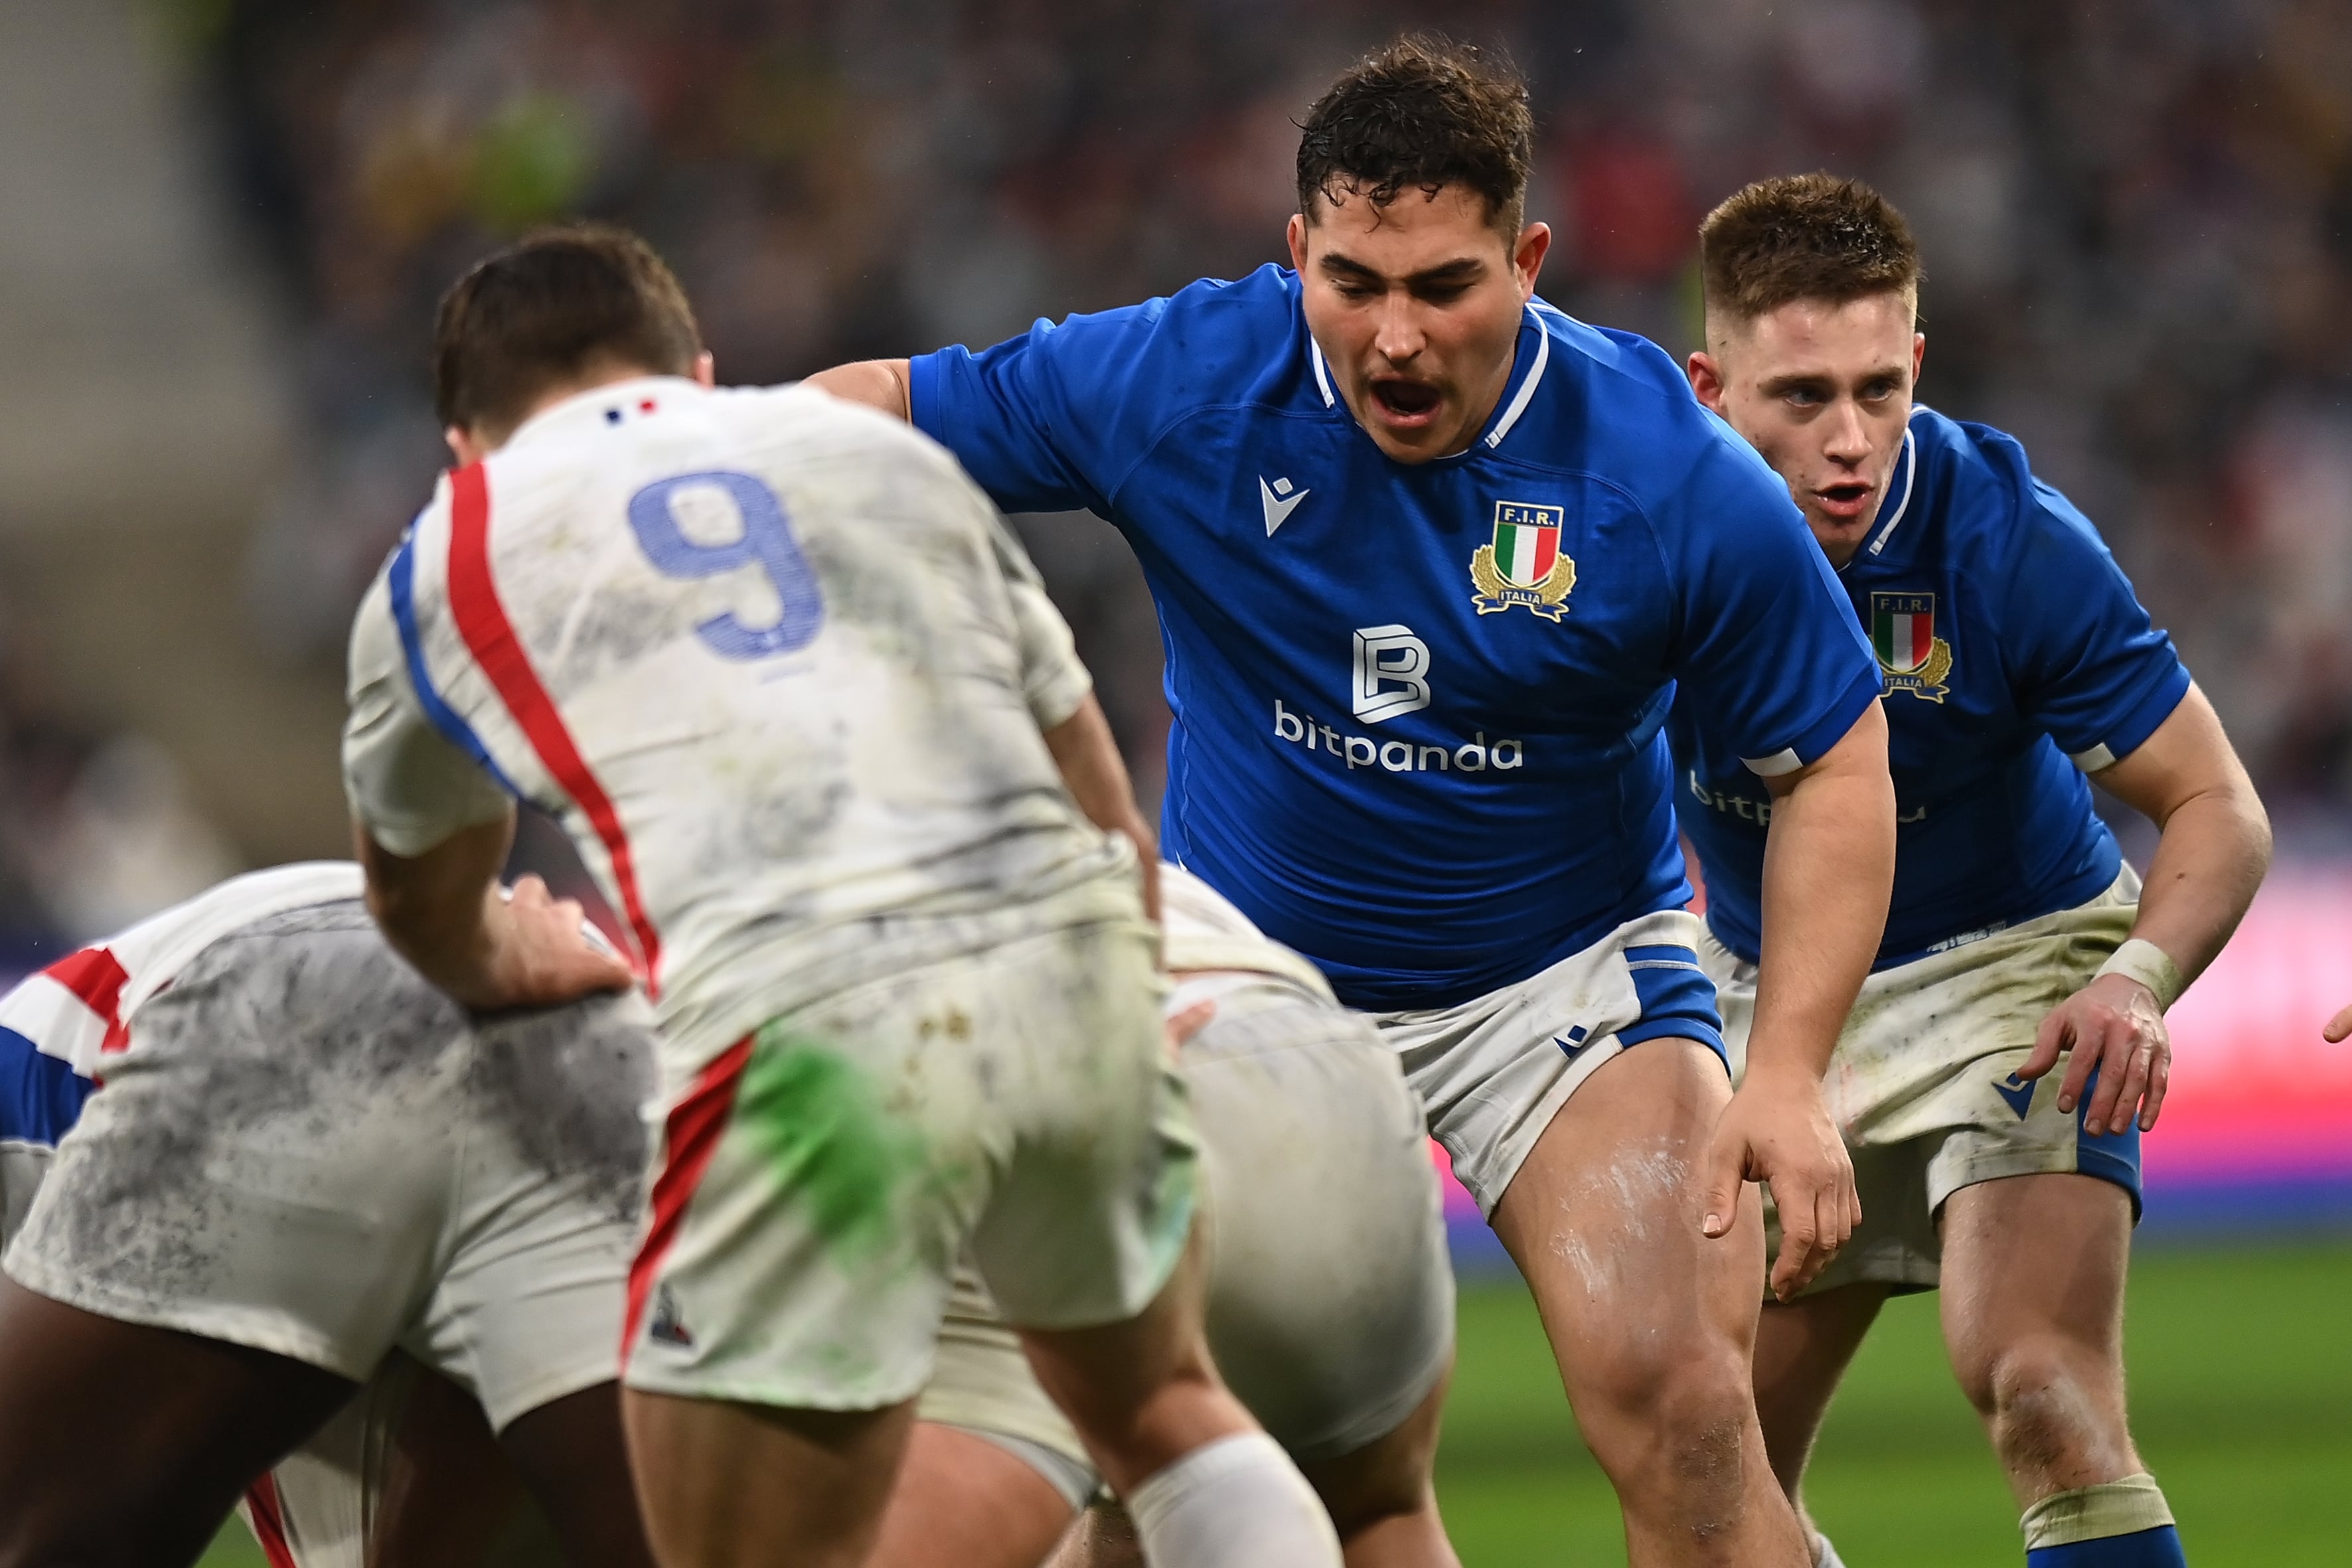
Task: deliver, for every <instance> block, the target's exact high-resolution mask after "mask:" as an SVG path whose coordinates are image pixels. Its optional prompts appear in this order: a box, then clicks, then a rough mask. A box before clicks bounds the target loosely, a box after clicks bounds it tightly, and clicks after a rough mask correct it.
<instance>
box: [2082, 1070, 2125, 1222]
mask: <svg viewBox="0 0 2352 1568" xmlns="http://www.w3.org/2000/svg"><path fill="white" fill-rule="evenodd" d="M2098 1087H2099V1070H2098V1068H2092V1069H2091V1076H2090V1079H2089V1080H2088V1081H2087V1082H2085V1083H2084V1085H2083V1098H2082V1099H2081V1100H2077V1101H2076V1102H2075V1105H2074V1169H2075V1170H2077V1171H2078V1172H2080V1173H2083V1174H2084V1175H2085V1176H2096V1177H2098V1178H2099V1180H2101V1181H2103V1182H2113V1183H2114V1184H2116V1185H2117V1186H2119V1187H2121V1188H2122V1189H2123V1190H2124V1191H2125V1192H2126V1193H2128V1194H2131V1205H2132V1224H2134V1225H2137V1224H2138V1223H2139V1215H2140V1177H2139V1122H2138V1121H2137V1119H2134V1121H2133V1122H2132V1124H2131V1125H2130V1126H2129V1127H2126V1128H2125V1129H2124V1130H2123V1131H2121V1132H2093V1131H2089V1130H2088V1129H2086V1128H2085V1127H2084V1125H2083V1121H2084V1118H2085V1117H2087V1116H2089V1115H2090V1113H2091V1095H2092V1093H2093V1091H2095V1089H2097V1088H2098Z"/></svg>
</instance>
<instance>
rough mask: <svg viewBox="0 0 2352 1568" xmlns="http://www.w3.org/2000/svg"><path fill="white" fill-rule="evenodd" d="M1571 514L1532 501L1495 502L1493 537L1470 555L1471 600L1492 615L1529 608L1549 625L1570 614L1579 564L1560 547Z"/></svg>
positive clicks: (1482, 610)
mask: <svg viewBox="0 0 2352 1568" xmlns="http://www.w3.org/2000/svg"><path fill="white" fill-rule="evenodd" d="M1567 524H1568V509H1567V508H1566V507H1559V506H1538V505H1535V504H1533V503H1532V502H1528V501H1516V500H1498V501H1496V503H1495V538H1494V542H1493V543H1491V544H1482V545H1480V546H1479V547H1478V548H1477V549H1476V550H1475V551H1473V552H1471V554H1470V584H1471V586H1472V587H1474V588H1475V589H1477V590H1478V592H1477V594H1476V595H1475V597H1474V598H1473V600H1472V601H1471V602H1472V603H1474V604H1475V605H1477V606H1478V613H1479V614H1480V615H1482V616H1490V615H1493V614H1495V613H1496V612H1497V611H1501V610H1507V609H1509V608H1510V607H1511V606H1512V605H1526V606H1527V607H1528V609H1529V610H1530V611H1532V612H1534V613H1535V614H1536V615H1538V616H1543V617H1544V618H1545V619H1546V620H1549V621H1556V620H1558V619H1559V618H1560V616H1564V615H1566V614H1568V592H1569V590H1570V589H1571V588H1573V587H1575V586H1576V563H1575V562H1573V561H1571V560H1570V559H1569V558H1568V555H1567V554H1566V552H1563V551H1562V550H1561V549H1560V547H1559V535H1560V530H1561V529H1563V528H1564V527H1566V526H1567Z"/></svg>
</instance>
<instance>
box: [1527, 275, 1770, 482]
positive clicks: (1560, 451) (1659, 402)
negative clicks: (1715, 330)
mask: <svg viewBox="0 0 2352 1568" xmlns="http://www.w3.org/2000/svg"><path fill="white" fill-rule="evenodd" d="M1530 310H1531V313H1532V315H1533V316H1534V318H1535V321H1537V323H1538V325H1539V326H1540V328H1541V329H1542V331H1543V333H1544V342H1543V345H1542V346H1543V350H1544V353H1545V354H1546V356H1547V360H1548V363H1547V364H1546V365H1545V366H1544V374H1545V378H1546V380H1547V382H1552V381H1553V379H1554V378H1557V381H1556V384H1551V385H1549V386H1548V387H1546V388H1543V389H1539V390H1541V391H1543V392H1544V393H1545V394H1546V395H1541V396H1538V397H1537V398H1536V399H1535V400H1534V403H1533V406H1531V407H1530V409H1529V413H1530V414H1531V415H1534V416H1535V420H1534V423H1535V424H1536V426H1537V430H1536V432H1535V433H1536V434H1537V437H1538V439H1537V442H1536V443H1535V445H1536V446H1537V447H1538V449H1539V450H1541V451H1543V452H1545V453H1548V454H1557V455H1558V456H1559V458H1561V459H1563V460H1567V461H1570V462H1573V463H1574V464H1575V465H1576V466H1578V467H1580V468H1583V469H1585V470H1586V471H1588V472H1590V473H1591V474H1592V475H1594V476H1595V477H1596V478H1598V479H1602V480H1604V481H1606V482H1608V483H1610V484H1612V485H1614V486H1616V487H1617V488H1619V489H1622V490H1623V491H1624V492H1625V493H1626V494H1627V495H1629V496H1630V497H1631V498H1633V500H1634V501H1635V502H1636V503H1637V504H1638V505H1639V506H1640V507H1641V508H1642V509H1643V510H1644V511H1645V512H1647V513H1649V514H1650V515H1651V517H1652V520H1653V521H1654V522H1655V523H1659V524H1662V525H1668V526H1674V525H1678V524H1680V523H1681V522H1683V521H1702V520H1704V519H1705V518H1706V516H1707V515H1708V514H1710V513H1714V512H1717V511H1719V510H1721V509H1722V508H1723V507H1724V506H1726V505H1727V504H1729V505H1734V506H1748V505H1760V506H1764V507H1768V508H1769V509H1771V510H1774V511H1776V512H1778V511H1780V510H1783V509H1786V510H1790V511H1793V510H1794V509H1793V507H1792V506H1790V503H1789V501H1788V489H1787V487H1786V485H1785V484H1783V483H1782V481H1781V480H1780V477H1779V476H1778V475H1776V474H1774V473H1773V471H1772V469H1771V466H1770V465H1769V464H1768V463H1766V462H1765V460H1764V459H1763V458H1762V457H1761V456H1760V455H1759V454H1758V452H1757V451H1756V449H1755V448H1754V447H1751V446H1749V445H1748V442H1746V441H1745V440H1743V439H1741V438H1740V437H1739V435H1738V432H1737V431H1735V430H1733V429H1732V428H1731V426H1729V425H1727V424H1726V423H1725V422H1724V421H1723V420H1722V418H1720V417H1719V416H1717V415H1716V414H1714V413H1713V412H1711V411H1710V410H1709V409H1707V408H1706V406H1705V405H1702V404H1701V403H1700V402H1699V401H1698V399H1697V398H1696V396H1695V395H1692V392H1691V389H1690V382H1689V380H1688V378H1687V377H1686V376H1685V374H1683V369H1682V367H1681V366H1680V365H1679V364H1677V363H1675V359H1674V356H1673V355H1671V354H1669V353H1666V351H1665V350H1664V349H1663V348H1661V347H1659V346H1658V345H1657V344H1656V343H1654V342H1651V341H1650V340H1649V339H1648V338H1645V337H1643V336H1642V335H1641V334H1640V333H1638V332H1629V331H1620V330H1618V329H1616V328H1613V327H1596V326H1593V325H1591V324H1590V323H1588V322H1585V321H1578V320H1577V319H1576V318H1574V317H1572V316H1570V315H1569V314H1568V313H1567V312H1565V311H1563V310H1559V309H1558V308H1556V307H1554V306H1552V305H1550V304H1549V303H1548V302H1546V301H1544V300H1535V301H1533V302H1532V304H1531V306H1530Z"/></svg>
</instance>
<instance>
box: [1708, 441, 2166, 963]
mask: <svg viewBox="0 0 2352 1568" xmlns="http://www.w3.org/2000/svg"><path fill="white" fill-rule="evenodd" d="M1895 465H1896V466H1895V479H1894V483H1893V484H1891V485H1890V486H1889V487H1888V490H1887V496H1886V500H1885V502H1883V503H1882V504H1881V506H1880V509H1879V510H1880V514H1881V515H1880V521H1878V522H1877V524H1876V525H1875V526H1874V527H1873V528H1872V530H1871V531H1870V533H1869V534H1868V535H1867V536H1866V537H1865V538H1864V541H1863V542H1862V545H1861V547H1860V548H1859V549H1858V550H1856V551H1855V552H1854V556H1853V560H1852V561H1850V562H1848V563H1846V565H1845V566H1844V568H1843V570H1842V571H1840V572H1839V573H1838V580H1839V581H1840V582H1841V583H1842V584H1843V585H1844V588H1845V591H1846V595H1847V596H1848V598H1849V599H1850V600H1851V601H1852V604H1853V613H1854V615H1855V616H1856V617H1858V619H1859V621H1860V624H1861V625H1862V626H1863V627H1864V630H1865V631H1866V632H1867V633H1868V635H1869V636H1870V637H1871V640H1872V645H1873V649H1874V652H1875V654H1876V655H1877V658H1878V662H1879V666H1880V668H1881V670H1882V671H1883V673H1884V674H1885V679H1886V687H1887V690H1886V698H1885V708H1886V719H1887V744H1888V760H1889V763H1890V771H1891V772H1892V773H1894V776H1895V815H1896V820H1897V824H1898V826H1897V827H1896V830H1895V834H1896V837H1895V845H1896V847H1895V903H1894V908H1893V910H1891V912H1890V913H1889V914H1888V916H1887V919H1886V934H1885V940H1884V941H1883V942H1882V943H1881V945H1880V947H1879V952H1878V961H1877V967H1878V968H1881V969H1884V968H1886V967H1888V966H1889V965H1892V964H1896V963H1905V962H1906V961H1907V960H1910V959H1913V958H1916V957H1918V956H1920V955H1921V954H1922V953H1925V952H1931V951H1934V950H1936V949H1937V948H1939V947H1943V946H1948V945H1950V944H1951V943H1952V942H1954V941H1955V939H1958V938H1965V937H1968V936H1971V935H1975V934H1978V933H1980V932H1983V931H1988V930H1992V929H1998V928H1999V927H2000V926H2003V925H2011V924H2014V923H2016V922H2017V921H2026V920H2032V919H2033V918H2034V917H2035V916H2037V915H2045V914H2049V913H2050V912H2052V911H2053V910H2063V909H2066V908H2068V907H2070V906H2072V905H2074V904H2079V903H2082V902H2083V901H2084V900H2088V899H2091V898H2094V897H2095V896H2097V895H2098V894H2099V893H2100V892H2102V891H2104V890H2105V889H2106V887H2107V884H2109V883H2110V882H2112V881H2114V880H2115V878H2116V870H2117V868H2119V867H2120V865H2121V863H2122V858H2121V856H2120V854H2119V853H2118V851H2117V850H2116V841H2115V836H2114V835H2113V834H2111V833H2109V832H2108V831H2107V826H2106V824H2105V823H2104V822H2101V821H2100V820H2099V818H2098V816H2097V815H2096V814H2095V812H2093V811H2092V809H2091V790H2090V785H2089V784H2087V783H2085V782H2084V777H2083V773H2084V770H2094V771H2095V770H2096V769H2098V768H2102V767H2105V766H2106V765H2107V764H2108V763H2112V762H2114V761H2115V760H2116V758H2119V757H2123V756H2126V755H2128V754H2129V753H2130V752H2133V751H2134V750H2136V749H2137V747H2138V746H2139V745H2140V743H2141V742H2144V741H2146V740H2147V738H2148V736H2150V735H2152V734H2154V733H2155V732H2156V728H2157V726H2158V725H2159V724H2161V723H2163V722H2164V721H2165V720H2166V719H2167V718H2168V716H2170V714H2171V712H2172V710H2174V709H2175V708H2177V707H2179V704H2180V700H2181V698H2182V697H2183V696H2185V695H2187V693H2188V690H2189V672H2188V671H2187V670H2186V669H2184V668H2181V664H2180V660H2179V658H2178V657H2177V656H2176V655H2175V654H2174V652H2173V648H2172V639H2171V638H2169V637H2166V636H2165V635H2164V634H2163V633H2162V632H2160V631H2158V630H2157V629H2156V628H2155V627H2154V626H2151V625H2150V624H2149V623H2148V618H2147V611H2146V610H2144V609H2142V608H2140V605H2139V601H2138V599H2137V598H2136V597H2135V596H2134V595H2133V593H2132V586H2131V584H2130V582H2129V581H2128V580H2127V579H2126V577H2125V576H2124V574H2123V570H2122V568H2120V567H2118V566H2117V565H2116V562H2115V557H2114V556H2112V555H2110V554H2108V553H2107V547H2106V545H2105V543H2104V542H2101V540H2100V538H2099V534H2098V531H2097V530H2096V529H2095V528H2094V527H2092V526H2091V523H2090V521H2089V520H2088V519H2087V518H2085V517H2084V515H2083V514H2082V513H2081V512H2079V511H2077V510H2075V509H2074V506H2073V505H2072V504H2071V503H2070V502H2068V500H2066V498H2065V497H2064V496H2062V495H2060V494H2059V493H2058V492H2057V491H2056V490H2054V489H2051V488H2050V487H2049V486H2048V485H2046V484H2043V483H2042V481H2041V480H2039V479H2035V478H2034V477H2033V472H2032V468H2029V467H2028V466H2027V463H2026V457H2025V451H2024V449H2023V448H2022V447H2020V446H2019V445H2018V444H2017V443H2016V441H2014V440H2012V439H2011V437H2007V436H2004V435H2002V434H2001V433H2000V431H1998V430H1992V429H1988V428H1987V427H1986V426H1981V425H1963V424H1959V423H1958V422H1956V421H1954V420H1950V419H1947V418H1945V417H1944V416H1942V415H1940V414H1937V413H1936V412H1935V411H1934V410H1932V409H1928V408H1920V409H1917V410H1916V411H1915V412H1914V413H1913V414H1912V416H1911V426H1910V431H1909V434H1908V436H1907V437H1906V441H1905V446H1904V450H1903V451H1902V453H1901V454H1900V455H1899V456H1898V457H1897V458H1896V459H1895ZM1670 731H1671V733H1672V736H1673V741H1674V749H1675V777H1676V789H1675V806H1676V809H1677V810H1678V811H1679V812H1680V813H1681V814H1682V821H1683V827H1684V830H1685V832H1687V833H1688V834H1689V835H1690V837H1691V842H1692V844H1693V845H1695V846H1696V847H1697V850H1698V858H1699V864H1700V865H1701V866H1702V867H1703V868H1705V869H1706V896H1707V923H1708V925H1709V927H1710V928H1711V929H1712V930H1713V931H1714V932H1715V934H1716V937H1717V940H1718V941H1720V942H1722V943H1723V944H1724V945H1725V946H1726V947H1727V948H1729V949H1731V950H1732V951H1733V952H1737V953H1738V954H1740V955H1741V956H1742V957H1744V958H1748V959H1749V960H1751V961H1752V960H1753V959H1754V958H1755V957H1756V954H1757V949H1758V932H1759V923H1760V922H1759V911H1760V903H1761V895H1762V891H1763V876H1764V824H1765V822H1766V821H1767V820H1768V819H1769V816H1770V811H1769V806H1768V803H1767V800H1766V797H1765V795H1764V792H1763V791H1762V790H1760V789H1759V788H1757V787H1756V785H1755V783H1754V781H1753V780H1752V779H1750V778H1748V777H1747V776H1745V770H1744V769H1742V768H1741V767H1740V766H1739V764H1738V761H1737V760H1736V756H1735V753H1734V752H1732V751H1731V750H1729V749H1727V748H1726V747H1725V746H1724V745H1723V744H1722V743H1721V742H1719V741H1718V740H1717V739H1716V738H1715V737H1714V736H1713V734H1712V733H1711V732H1710V731H1711V726H1710V724H1709V723H1707V722H1706V716H1705V715H1702V714H1697V713H1693V714H1691V715H1689V716H1687V717H1685V715H1683V714H1682V713H1680V712H1679V711H1677V712H1676V714H1675V718H1674V721H1673V722H1672V724H1671V725H1670Z"/></svg>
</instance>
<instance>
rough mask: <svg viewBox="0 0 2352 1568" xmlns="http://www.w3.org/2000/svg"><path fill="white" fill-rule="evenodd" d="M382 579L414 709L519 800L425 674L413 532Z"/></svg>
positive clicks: (511, 783)
mask: <svg viewBox="0 0 2352 1568" xmlns="http://www.w3.org/2000/svg"><path fill="white" fill-rule="evenodd" d="M384 576H385V586H386V587H388V588H390V589H391V591H392V618H393V620H394V622H395V623H397V624H398V626H399V627H400V651H401V653H402V655H403V656H404V657H405V658H406V659H407V661H408V684H409V685H410V686H411V687H413V688H415V691H416V701H417V705H418V706H419V707H421V708H423V709H424V710H425V718H427V719H428V720H430V721H432V723H433V727H434V728H435V729H436V730H438V731H441V733H442V736H443V738H445V739H446V740H447V741H448V742H449V743H450V744H451V745H453V746H455V747H457V749H458V750H459V751H461V752H465V753H466V755H467V756H469V757H471V758H473V759H474V761H475V762H476V763H478V764H479V765H480V766H481V767H482V769H483V770H484V771H485V772H487V773H488V774H489V775H490V777H492V778H493V779H496V780H497V781H498V784H499V788H500V789H502V790H504V791H506V792H507V793H508V794H509V795H512V796H514V797H515V798H516V799H517V800H520V799H521V798H522V797H523V795H522V791H520V790H519V789H517V788H515V784H514V780H512V779H510V778H509V777H507V775H506V773H505V772H504V770H502V769H501V768H499V764H498V762H497V760H496V759H494V758H493V757H492V756H491V755H490V752H489V748H488V747H487V746H485V745H483V744H482V738H481V737H480V736H479V735H477V734H475V733H474V730H473V726H472V725H470V724H467V722H466V721H465V720H463V719H461V718H459V717H458V716H457V710H456V709H454V708H452V707H450V706H449V705H448V704H447V703H446V702H444V701H442V700H441V694H440V693H439V692H437V691H436V690H434V689H433V681H432V678H431V677H430V676H429V675H428V674H427V673H426V671H425V640H424V638H423V637H419V636H418V635H417V630H416V534H415V531H414V530H411V531H409V532H408V533H406V534H404V535H403V536H402V537H401V541H400V548H399V549H398V550H396V551H394V552H393V556H392V570H391V571H390V572H388V573H386V574H384Z"/></svg>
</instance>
